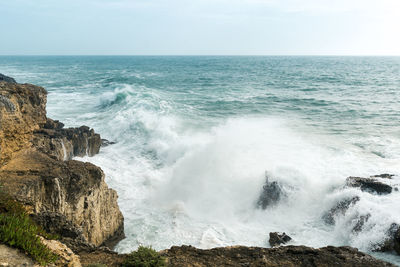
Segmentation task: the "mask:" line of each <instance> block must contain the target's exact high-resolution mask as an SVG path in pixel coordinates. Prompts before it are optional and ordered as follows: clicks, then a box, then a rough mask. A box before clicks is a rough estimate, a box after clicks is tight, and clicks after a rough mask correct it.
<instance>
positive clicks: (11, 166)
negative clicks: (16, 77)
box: [0, 82, 123, 246]
mask: <svg viewBox="0 0 400 267" xmlns="http://www.w3.org/2000/svg"><path fill="white" fill-rule="evenodd" d="M46 94H47V93H46V91H45V90H44V89H43V88H41V87H38V86H34V85H30V84H23V85H22V84H13V83H5V82H0V95H1V96H2V97H3V98H7V99H8V100H9V101H10V103H12V104H13V105H14V107H15V110H14V111H13V112H12V113H10V108H8V110H7V107H6V106H5V105H4V104H3V105H0V111H1V112H0V183H1V184H2V190H4V191H5V192H6V193H8V194H10V195H11V196H13V197H14V198H15V199H16V200H18V201H19V202H22V203H23V204H24V205H25V206H26V207H27V209H28V210H29V212H30V213H31V214H33V217H36V219H37V221H38V222H39V223H40V224H42V226H43V227H44V228H46V229H49V230H51V231H54V232H56V233H59V234H61V235H65V237H64V238H72V237H73V236H77V237H75V238H74V240H75V241H76V242H75V243H76V244H77V243H82V244H86V243H87V244H89V245H94V246H100V245H102V244H103V243H105V242H106V241H108V240H116V239H118V238H121V237H123V216H122V214H121V211H120V210H119V207H118V203H117V193H116V192H115V191H114V190H112V189H109V188H108V186H107V184H106V183H105V181H104V173H103V171H102V170H101V169H100V168H99V167H97V166H94V165H93V164H90V163H84V162H80V161H74V160H69V161H62V160H63V159H71V157H72V156H83V155H86V154H88V155H90V156H91V155H94V154H96V153H98V152H99V149H100V145H101V138H100V136H99V135H98V134H95V133H94V131H93V130H91V129H89V127H86V126H83V127H79V128H69V129H64V128H63V124H62V123H60V122H58V121H53V120H51V119H48V118H46V109H45V106H46ZM3 102H4V101H2V102H1V103H3ZM68 151H70V152H68ZM56 214H58V215H59V216H58V215H56ZM47 219H48V221H46V220H47ZM74 228H75V229H74ZM85 242H86V243H85Z"/></svg>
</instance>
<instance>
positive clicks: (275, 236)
mask: <svg viewBox="0 0 400 267" xmlns="http://www.w3.org/2000/svg"><path fill="white" fill-rule="evenodd" d="M290 240H292V238H291V237H290V236H288V235H287V234H286V233H278V232H271V233H269V244H270V245H271V247H278V246H280V245H282V244H286V243H287V242H289V241H290Z"/></svg>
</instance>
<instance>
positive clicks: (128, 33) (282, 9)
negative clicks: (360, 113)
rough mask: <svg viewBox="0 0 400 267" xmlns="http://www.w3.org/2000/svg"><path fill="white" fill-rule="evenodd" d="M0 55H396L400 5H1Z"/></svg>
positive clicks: (100, 1)
mask: <svg viewBox="0 0 400 267" xmlns="http://www.w3.org/2000/svg"><path fill="white" fill-rule="evenodd" d="M0 28H1V33H0V40H1V41H0V55H10V54H12V55H15V54H28V55H36V54H41V55H43V54H45V55H46V54H47V55H48V54H51V55H81V54H86V55H104V54H108V55H116V54H118V55H249V54H250V55H400V0H57V1H55V0H35V1H32V0H0Z"/></svg>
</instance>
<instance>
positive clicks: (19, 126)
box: [0, 82, 47, 167]
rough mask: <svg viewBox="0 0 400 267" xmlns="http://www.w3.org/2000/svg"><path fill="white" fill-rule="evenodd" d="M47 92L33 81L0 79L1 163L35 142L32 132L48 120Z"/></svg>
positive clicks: (4, 162)
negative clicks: (15, 81) (7, 81)
mask: <svg viewBox="0 0 400 267" xmlns="http://www.w3.org/2000/svg"><path fill="white" fill-rule="evenodd" d="M46 94H47V93H46V91H45V90H44V89H43V88H42V87H38V86H34V85H31V84H13V83H5V82H0V96H1V100H0V167H1V166H3V165H4V164H6V163H7V162H8V161H9V160H10V159H11V158H12V157H13V155H14V154H15V153H17V152H19V151H21V150H23V149H27V148H29V147H31V146H32V144H31V140H32V135H33V132H34V131H35V130H38V129H40V128H41V127H42V126H43V125H44V124H45V122H46V109H45V108H46Z"/></svg>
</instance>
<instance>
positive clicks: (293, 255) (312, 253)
mask: <svg viewBox="0 0 400 267" xmlns="http://www.w3.org/2000/svg"><path fill="white" fill-rule="evenodd" d="M161 254H162V255H163V256H165V257H166V258H167V261H168V263H169V264H170V265H171V266H185V267H189V266H193V267H194V266H196V267H201V266H207V267H209V266H274V267H276V266H288V267H289V266H293V267H294V266H326V267H328V266H343V267H345V266H349V267H350V266H352V267H356V266H360V267H369V266H370V267H378V266H395V265H393V264H390V263H387V262H384V261H381V260H377V259H375V258H373V257H372V256H369V255H367V254H364V253H362V252H359V251H358V250H357V249H355V248H350V247H325V248H320V249H314V248H309V247H305V246H285V247H277V248H259V247H242V246H235V247H223V248H213V249H206V250H203V249H197V248H194V247H191V246H181V247H172V248H170V249H168V250H165V251H162V252H161Z"/></svg>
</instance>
